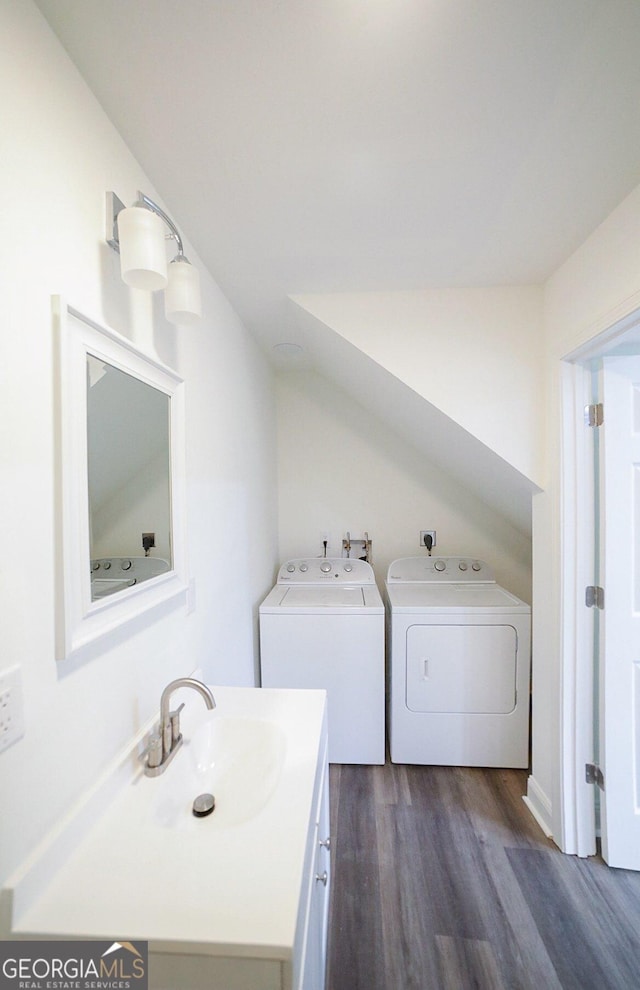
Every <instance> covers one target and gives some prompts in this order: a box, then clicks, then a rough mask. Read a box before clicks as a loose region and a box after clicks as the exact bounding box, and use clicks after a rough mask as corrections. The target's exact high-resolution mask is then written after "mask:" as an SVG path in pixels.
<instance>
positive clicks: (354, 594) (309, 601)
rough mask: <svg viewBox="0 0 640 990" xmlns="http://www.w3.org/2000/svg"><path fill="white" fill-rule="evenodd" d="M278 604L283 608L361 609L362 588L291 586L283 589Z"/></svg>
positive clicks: (363, 600)
mask: <svg viewBox="0 0 640 990" xmlns="http://www.w3.org/2000/svg"><path fill="white" fill-rule="evenodd" d="M279 604H280V605H281V606H282V607H284V608H304V607H308V606H309V605H312V606H320V607H325V608H332V607H333V608H335V607H336V606H344V605H346V606H347V607H350V608H362V607H363V605H365V604H366V603H365V599H364V592H363V589H362V588H350V587H346V586H345V585H328V586H327V585H324V586H323V585H321V586H320V587H318V586H315V587H312V586H309V585H308V586H306V587H305V586H304V585H292V586H291V587H288V588H285V589H284V594H283V596H282V598H281V599H280V602H279Z"/></svg>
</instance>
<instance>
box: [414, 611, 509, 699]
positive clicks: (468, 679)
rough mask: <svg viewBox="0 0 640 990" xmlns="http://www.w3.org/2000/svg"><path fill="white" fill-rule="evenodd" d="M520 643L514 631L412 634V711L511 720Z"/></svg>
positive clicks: (421, 629)
mask: <svg viewBox="0 0 640 990" xmlns="http://www.w3.org/2000/svg"><path fill="white" fill-rule="evenodd" d="M517 647H518V637H517V633H516V630H515V629H514V627H513V626H510V625H468V624H466V623H465V624H460V625H455V624H453V623H452V624H447V625H439V624H433V625H431V624H429V625H414V626H409V628H408V630H407V699H406V700H407V708H408V709H409V710H410V711H414V712H448V713H452V714H453V713H462V714H481V713H485V714H491V715H507V714H508V713H509V712H512V711H513V710H514V708H515V706H516V669H517Z"/></svg>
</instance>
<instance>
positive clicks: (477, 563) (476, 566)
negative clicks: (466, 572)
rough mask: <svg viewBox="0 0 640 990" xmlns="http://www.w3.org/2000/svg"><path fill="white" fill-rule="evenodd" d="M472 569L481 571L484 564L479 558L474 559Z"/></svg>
mask: <svg viewBox="0 0 640 990" xmlns="http://www.w3.org/2000/svg"><path fill="white" fill-rule="evenodd" d="M471 570H472V571H481V570H482V564H481V563H480V561H479V560H474V562H473V564H472V565H471Z"/></svg>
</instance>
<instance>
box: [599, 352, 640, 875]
mask: <svg viewBox="0 0 640 990" xmlns="http://www.w3.org/2000/svg"><path fill="white" fill-rule="evenodd" d="M600 394H601V400H602V402H603V406H604V423H603V426H602V428H601V430H600V451H601V454H600V466H601V486H600V494H601V506H600V521H601V537H600V553H601V568H600V582H599V583H600V584H601V585H602V586H603V588H604V609H603V611H602V612H601V613H600V621H601V625H600V628H601V637H600V646H601V662H600V767H601V769H602V771H603V773H604V791H603V792H602V794H601V813H602V817H601V825H602V855H603V857H604V859H605V860H606V862H607V863H608V864H609V865H610V866H617V867H623V868H626V869H631V870H640V357H615V358H604V359H603V362H602V371H601V375H600Z"/></svg>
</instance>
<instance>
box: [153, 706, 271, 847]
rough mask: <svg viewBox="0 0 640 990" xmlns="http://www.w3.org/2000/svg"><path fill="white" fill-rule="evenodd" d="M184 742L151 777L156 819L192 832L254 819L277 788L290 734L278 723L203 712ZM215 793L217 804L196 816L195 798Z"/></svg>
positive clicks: (156, 821) (186, 733)
mask: <svg viewBox="0 0 640 990" xmlns="http://www.w3.org/2000/svg"><path fill="white" fill-rule="evenodd" d="M183 738H184V741H183V744H182V747H181V749H180V750H179V751H178V752H177V753H176V755H175V758H174V759H173V761H172V762H171V764H170V765H169V766H168V767H167V769H166V771H165V772H164V774H162V776H160V777H156V778H155V779H153V780H151V781H149V783H150V784H151V786H152V788H153V789H154V790H155V795H154V800H153V801H152V802H151V813H152V816H153V820H154V823H155V824H156V825H160V826H162V827H164V828H171V829H175V828H179V829H188V830H189V831H192V830H202V829H205V828H206V829H210V828H213V829H220V828H227V827H230V826H237V825H240V824H242V823H243V822H247V821H250V820H251V819H253V818H255V817H256V815H258V814H259V813H260V812H261V811H262V810H263V808H264V807H265V806H266V805H267V804H268V802H269V799H270V798H271V796H272V794H273V793H274V791H275V790H276V788H277V785H278V781H279V779H280V775H281V773H282V768H283V765H284V760H285V754H286V748H287V747H286V737H285V734H284V732H283V730H282V729H281V728H280V726H279V725H278V724H277V723H275V722H269V721H267V720H263V719H258V718H251V717H246V718H244V717H240V716H225V715H220V713H219V712H218V711H212V712H205V713H204V714H203V716H202V717H201V718H200V719H199V720H198V723H197V724H196V725H195V726H194V727H193V728H185V729H184V730H183ZM201 794H213V796H214V798H215V808H214V810H213V812H212V813H211V814H209V815H207V816H206V817H204V818H198V817H195V816H194V815H193V811H192V809H193V802H194V800H195V798H197V797H198V796H199V795H201Z"/></svg>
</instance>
